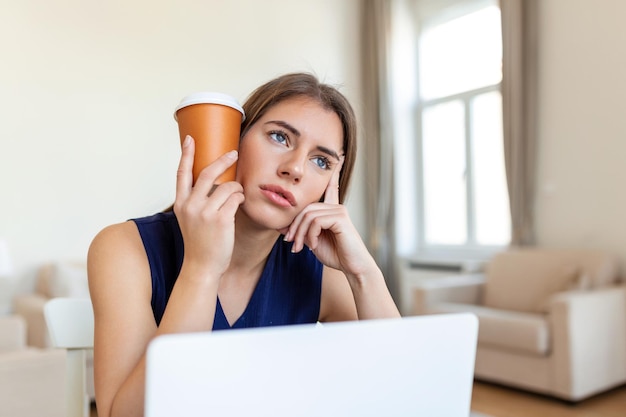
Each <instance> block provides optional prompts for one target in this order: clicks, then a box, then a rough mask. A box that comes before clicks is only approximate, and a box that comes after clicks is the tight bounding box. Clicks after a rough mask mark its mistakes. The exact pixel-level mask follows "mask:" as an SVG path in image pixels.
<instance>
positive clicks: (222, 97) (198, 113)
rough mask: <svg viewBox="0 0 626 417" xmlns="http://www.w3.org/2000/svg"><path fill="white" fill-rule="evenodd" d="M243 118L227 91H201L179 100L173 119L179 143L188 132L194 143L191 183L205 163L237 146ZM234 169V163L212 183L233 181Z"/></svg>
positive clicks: (235, 148) (242, 112) (235, 169)
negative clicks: (176, 124)
mask: <svg viewBox="0 0 626 417" xmlns="http://www.w3.org/2000/svg"><path fill="white" fill-rule="evenodd" d="M244 118H245V115H244V111H243V108H242V107H241V106H240V105H239V103H238V102H237V100H235V99H234V98H233V97H231V96H229V95H226V94H222V93H214V92H201V93H194V94H190V95H188V96H186V97H184V98H183V99H182V100H181V102H180V104H179V105H178V107H176V110H175V111H174V119H175V120H176V121H177V122H178V131H179V133H180V143H181V145H182V143H183V141H184V140H185V137H187V135H190V136H191V137H193V138H194V140H195V143H196V153H195V158H194V162H193V182H194V183H195V182H196V180H197V179H198V175H200V171H202V170H203V169H204V168H205V167H206V166H207V165H209V164H210V163H212V162H213V161H215V160H216V159H217V158H219V157H220V156H222V155H224V154H225V153H226V152H228V151H232V150H238V149H239V134H240V132H241V122H242V121H243V120H244ZM236 171H237V168H236V166H235V165H233V166H231V167H230V168H229V169H228V170H227V171H225V172H224V174H222V175H221V176H220V177H218V178H217V180H216V181H215V183H216V184H221V183H223V182H227V181H234V180H235V174H236Z"/></svg>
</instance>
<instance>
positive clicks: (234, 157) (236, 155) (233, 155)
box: [226, 151, 239, 159]
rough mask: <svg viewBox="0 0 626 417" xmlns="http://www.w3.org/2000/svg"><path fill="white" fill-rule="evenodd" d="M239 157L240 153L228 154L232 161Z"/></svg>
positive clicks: (232, 152) (231, 152)
mask: <svg viewBox="0 0 626 417" xmlns="http://www.w3.org/2000/svg"><path fill="white" fill-rule="evenodd" d="M238 156H239V153H238V152H237V151H230V152H228V153H227V154H226V157H227V158H230V159H237V157H238Z"/></svg>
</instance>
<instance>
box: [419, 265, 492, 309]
mask: <svg viewBox="0 0 626 417" xmlns="http://www.w3.org/2000/svg"><path fill="white" fill-rule="evenodd" d="M484 283H485V275H484V274H463V275H450V276H446V277H442V278H433V279H430V280H428V281H425V282H422V283H420V284H419V285H418V286H416V287H415V288H414V290H413V306H414V307H413V308H414V311H413V314H427V313H428V307H429V305H432V304H435V303H440V302H445V303H460V304H479V303H480V299H481V296H482V291H483V286H484Z"/></svg>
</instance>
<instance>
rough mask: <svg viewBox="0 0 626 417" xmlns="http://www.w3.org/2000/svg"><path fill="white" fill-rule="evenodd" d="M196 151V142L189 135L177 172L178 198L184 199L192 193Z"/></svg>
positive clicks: (184, 144) (179, 199) (185, 141)
mask: <svg viewBox="0 0 626 417" xmlns="http://www.w3.org/2000/svg"><path fill="white" fill-rule="evenodd" d="M195 151H196V144H195V141H194V140H193V138H192V137H191V136H189V135H187V136H186V137H185V140H184V141H183V146H182V153H181V155H180V162H179V163H178V171H177V172H176V200H177V201H184V200H186V199H187V198H188V197H189V194H190V193H191V187H192V185H193V172H192V170H193V155H194V153H195Z"/></svg>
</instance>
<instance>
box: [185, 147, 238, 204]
mask: <svg viewBox="0 0 626 417" xmlns="http://www.w3.org/2000/svg"><path fill="white" fill-rule="evenodd" d="M238 157H239V154H238V153H237V151H230V152H226V153H225V154H224V155H222V156H220V157H219V158H217V159H216V160H215V161H213V162H211V163H210V164H209V165H207V166H206V167H205V168H204V169H203V170H202V171H200V174H199V175H198V179H197V180H196V184H195V186H194V191H195V193H196V195H199V196H200V197H201V198H204V197H206V196H207V195H209V194H211V192H212V189H213V188H214V187H213V186H214V185H215V180H217V178H218V177H219V176H220V175H222V174H223V173H224V172H225V171H226V170H227V169H228V168H230V166H231V165H233V164H234V163H235V162H237V158H238ZM196 190H197V191H196Z"/></svg>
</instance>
